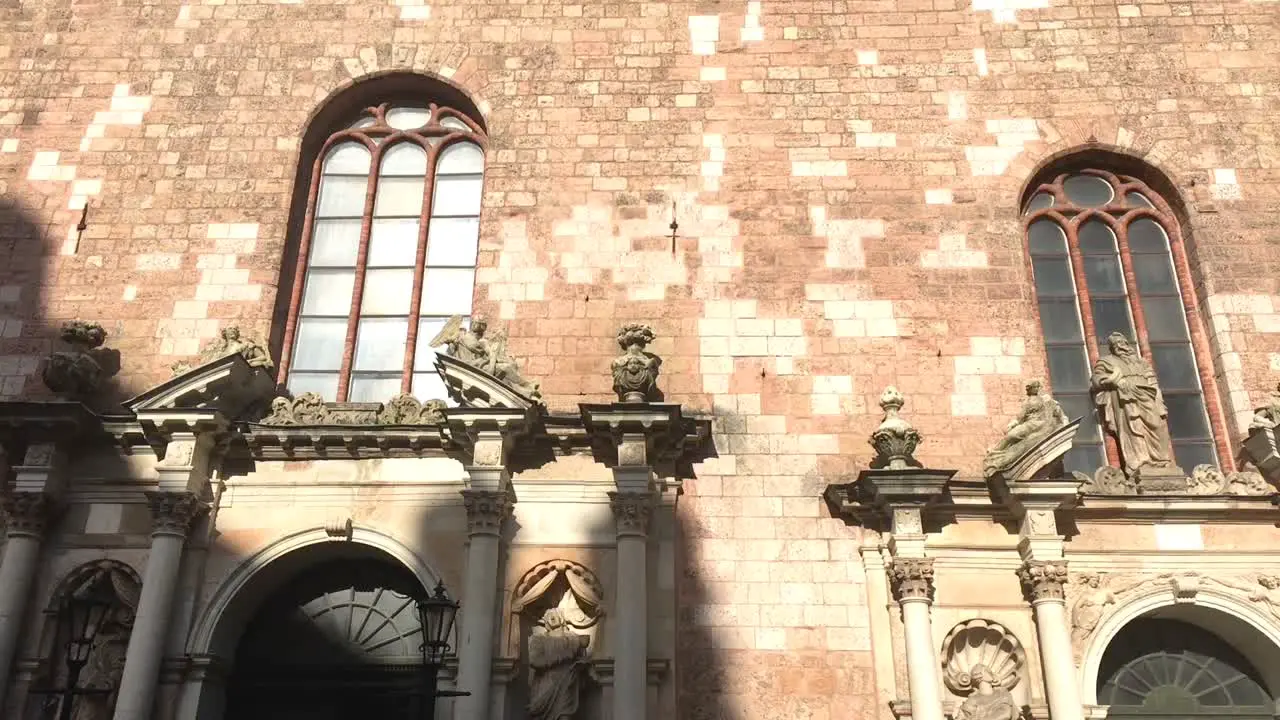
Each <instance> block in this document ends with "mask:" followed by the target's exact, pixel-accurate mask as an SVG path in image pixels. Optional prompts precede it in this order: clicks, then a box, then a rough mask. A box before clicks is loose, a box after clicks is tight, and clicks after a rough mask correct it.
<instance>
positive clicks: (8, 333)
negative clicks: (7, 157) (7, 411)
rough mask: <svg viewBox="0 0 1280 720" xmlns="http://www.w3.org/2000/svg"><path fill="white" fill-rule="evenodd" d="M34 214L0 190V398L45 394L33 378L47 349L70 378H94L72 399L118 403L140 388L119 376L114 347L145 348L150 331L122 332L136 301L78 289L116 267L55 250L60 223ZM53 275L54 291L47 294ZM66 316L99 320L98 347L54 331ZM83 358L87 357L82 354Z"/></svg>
mask: <svg viewBox="0 0 1280 720" xmlns="http://www.w3.org/2000/svg"><path fill="white" fill-rule="evenodd" d="M39 217H40V214H39V213H37V212H36V211H34V210H32V209H29V208H27V207H25V206H24V205H23V204H22V203H21V202H20V201H19V200H17V199H16V198H14V197H12V196H0V268H3V274H2V275H0V400H15V399H37V398H48V397H51V396H53V395H54V393H53V392H52V391H51V390H50V389H49V388H48V387H46V385H45V383H44V382H43V381H42V380H41V373H42V370H43V368H44V367H45V364H46V363H47V361H48V359H49V357H50V355H51V354H52V353H55V352H61V353H70V354H66V355H63V356H62V357H61V362H62V365H61V368H60V369H61V370H63V372H61V373H60V374H59V376H60V377H66V376H67V375H68V374H69V375H71V376H72V380H71V385H76V384H77V383H79V378H81V377H84V376H86V375H88V374H91V375H96V376H97V377H98V378H99V381H98V382H97V383H96V389H95V390H93V391H92V392H75V390H71V392H73V393H74V394H75V395H76V397H77V399H82V400H83V401H84V402H85V404H86V405H88V406H89V407H91V408H92V409H94V410H96V411H100V412H112V411H117V410H119V407H120V403H121V402H122V401H123V400H124V399H126V398H129V397H131V396H133V395H135V394H136V393H138V392H140V391H141V390H143V389H145V388H140V387H133V386H131V385H129V384H128V383H126V381H125V379H124V378H122V377H121V376H120V370H121V355H122V353H124V354H125V355H126V356H127V354H128V353H129V352H147V351H148V350H149V348H148V347H147V343H149V342H151V341H152V338H149V337H148V338H129V337H127V335H126V333H125V332H124V328H125V324H126V323H127V322H128V321H129V320H130V319H132V317H131V315H130V313H135V314H137V315H138V317H143V316H144V315H145V310H144V308H142V307H141V306H139V305H138V304H136V303H133V304H130V303H123V302H121V303H118V304H111V303H104V302H101V301H100V300H99V301H96V302H95V301H93V300H92V296H90V295H88V294H86V295H84V296H83V297H81V296H79V295H78V294H77V292H76V290H75V288H76V287H77V286H80V287H86V288H90V287H104V286H108V285H110V284H111V282H110V281H114V280H117V279H118V270H117V269H115V268H107V267H103V266H102V265H101V264H98V265H97V266H92V265H91V264H89V263H87V262H85V260H84V259H83V258H79V257H68V258H60V257H59V256H58V252H59V243H60V239H59V238H58V237H56V231H57V230H58V229H60V228H61V227H62V226H61V225H51V224H49V223H46V222H43V221H41V220H39V219H38V218H39ZM55 274H56V275H60V276H65V277H62V278H61V279H59V281H58V282H59V287H60V288H61V292H63V293H65V294H63V295H62V296H60V297H53V296H50V295H49V294H48V288H49V287H51V286H52V284H53V282H54V276H55ZM72 320H85V321H89V322H98V321H100V322H104V323H105V324H104V326H103V329H104V330H105V331H106V342H105V345H103V346H102V347H97V348H90V347H86V348H84V349H85V350H88V352H87V353H85V352H78V351H76V347H75V346H74V345H71V344H68V343H67V342H65V341H64V340H63V339H62V338H61V337H60V335H61V334H62V329H63V326H64V324H65V323H67V322H68V321H72ZM89 361H91V362H89Z"/></svg>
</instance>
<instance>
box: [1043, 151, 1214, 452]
mask: <svg viewBox="0 0 1280 720" xmlns="http://www.w3.org/2000/svg"><path fill="white" fill-rule="evenodd" d="M1029 196H1030V197H1029V199H1028V200H1027V202H1026V205H1025V206H1024V208H1023V218H1024V221H1025V227H1026V243H1027V250H1028V252H1029V254H1030V256H1031V265H1032V276H1033V277H1034V280H1035V289H1036V300H1037V305H1038V308H1039V316H1040V327H1041V331H1042V333H1043V336H1044V343H1045V352H1046V354H1047V356H1048V357H1047V360H1048V366H1049V384H1050V386H1051V387H1052V390H1053V395H1054V397H1055V398H1056V399H1057V400H1058V401H1059V402H1060V403H1061V404H1062V406H1063V408H1064V409H1065V410H1066V411H1067V415H1068V416H1070V417H1083V418H1084V421H1083V422H1082V427H1081V429H1080V433H1079V435H1077V436H1076V442H1075V446H1074V448H1073V449H1072V451H1071V452H1070V453H1069V454H1068V456H1067V465H1068V467H1067V469H1068V470H1081V471H1085V472H1092V471H1093V470H1094V469H1096V468H1098V467H1100V466H1102V465H1104V464H1111V465H1116V466H1118V465H1119V456H1118V453H1117V452H1116V450H1115V447H1114V445H1113V443H1110V442H1109V441H1105V440H1104V437H1103V433H1102V431H1101V429H1100V428H1099V425H1098V420H1097V413H1096V412H1095V410H1094V407H1093V402H1092V399H1091V397H1090V394H1089V376H1090V374H1091V371H1092V366H1093V364H1094V363H1095V362H1097V360H1098V357H1099V353H1100V352H1101V353H1103V354H1105V353H1106V352H1107V336H1108V335H1109V334H1111V333H1113V332H1120V333H1122V334H1124V335H1125V336H1126V337H1128V338H1130V339H1136V340H1137V347H1138V349H1139V352H1140V353H1141V354H1142V356H1143V357H1144V358H1146V359H1147V360H1148V361H1149V362H1150V363H1151V364H1152V366H1153V367H1154V368H1155V371H1156V376H1157V379H1158V380H1159V383H1160V387H1161V389H1162V390H1163V392H1164V400H1165V405H1166V407H1167V408H1168V412H1169V415H1168V422H1169V431H1170V437H1171V438H1172V443H1173V452H1174V457H1175V460H1176V461H1177V463H1178V464H1179V465H1180V466H1182V467H1183V468H1184V469H1186V470H1187V471H1190V469H1191V468H1193V467H1195V466H1196V465H1200V464H1206V463H1207V464H1210V465H1219V464H1220V463H1221V464H1224V465H1229V464H1230V462H1231V460H1230V452H1229V451H1228V449H1227V446H1226V434H1225V425H1224V423H1223V419H1222V416H1221V410H1220V407H1219V405H1218V403H1217V401H1216V391H1215V389H1214V388H1215V385H1214V380H1213V372H1212V369H1211V367H1210V364H1209V363H1210V356H1209V352H1208V343H1207V340H1206V338H1205V335H1204V330H1203V328H1202V326H1201V323H1200V318H1199V312H1198V308H1197V303H1196V299H1195V295H1194V294H1193V293H1192V283H1191V275H1190V271H1189V266H1188V262H1187V254H1186V250H1185V248H1184V246H1183V242H1182V235H1181V232H1180V228H1179V225H1178V221H1177V218H1176V216H1175V213H1174V212H1173V210H1172V208H1171V207H1170V205H1169V203H1168V202H1167V201H1166V199H1165V198H1163V197H1161V195H1160V194H1159V193H1156V192H1155V191H1153V190H1152V189H1151V188H1150V187H1149V186H1148V185H1147V184H1145V183H1144V182H1142V181H1141V180H1139V179H1137V178H1135V177H1130V176H1127V175H1118V174H1115V173H1112V172H1109V171H1106V170H1097V169H1080V170H1075V171H1072V172H1067V173H1063V174H1060V175H1057V176H1055V177H1051V178H1048V179H1047V181H1045V182H1042V183H1040V184H1038V185H1037V186H1036V187H1035V188H1034V190H1033V191H1032V192H1030V193H1029Z"/></svg>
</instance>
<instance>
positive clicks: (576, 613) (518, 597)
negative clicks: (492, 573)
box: [511, 560, 604, 630]
mask: <svg viewBox="0 0 1280 720" xmlns="http://www.w3.org/2000/svg"><path fill="white" fill-rule="evenodd" d="M549 595H550V597H548V596H549ZM544 598H547V599H550V600H551V602H550V603H546V602H545V601H543V603H539V601H540V600H544ZM603 598H604V589H603V588H602V587H601V586H600V581H599V579H597V578H596V576H595V573H593V572H591V571H590V570H588V569H587V568H585V567H583V566H582V565H579V564H578V563H576V562H573V561H572V560H548V561H547V562H542V563H538V564H537V565H535V566H533V568H531V569H530V570H529V571H528V572H526V573H525V574H524V577H523V578H521V579H520V583H519V584H518V585H517V586H516V591H515V597H514V598H513V599H512V601H511V610H512V612H515V613H516V614H521V613H524V612H526V610H528V609H531V608H532V607H534V606H535V605H538V604H548V605H550V606H551V607H555V608H557V609H559V610H560V612H561V614H562V616H563V617H564V619H565V621H566V622H568V623H569V625H571V626H572V627H573V628H575V629H577V630H586V629H588V628H591V627H593V626H595V625H596V623H598V622H599V621H600V617H601V616H602V615H603V614H604V607H603Z"/></svg>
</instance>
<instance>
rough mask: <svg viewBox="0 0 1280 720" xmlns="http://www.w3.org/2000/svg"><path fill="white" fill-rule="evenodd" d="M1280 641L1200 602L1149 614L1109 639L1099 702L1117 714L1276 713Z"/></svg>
mask: <svg viewBox="0 0 1280 720" xmlns="http://www.w3.org/2000/svg"><path fill="white" fill-rule="evenodd" d="M1278 682H1280V647H1277V646H1276V645H1275V644H1274V643H1272V642H1271V641H1270V640H1269V639H1267V638H1266V637H1263V636H1262V635H1261V634H1260V633H1259V632H1258V631H1257V630H1256V629H1254V628H1253V627H1251V626H1250V625H1249V624H1248V623H1246V622H1245V621H1243V620H1241V619H1239V618H1236V617H1233V616H1232V615H1229V614H1227V613H1225V612H1221V611H1217V610H1213V609H1209V608H1203V607H1197V606H1194V605H1171V606H1167V607H1164V608H1160V609H1157V610H1154V611H1152V612H1150V613H1147V614H1146V615H1143V616H1141V617H1139V618H1137V619H1135V620H1133V621H1131V622H1129V623H1127V624H1126V625H1125V626H1124V627H1122V628H1121V629H1120V631H1119V632H1117V633H1116V635H1115V637H1114V638H1112V640H1111V642H1110V643H1108V645H1107V648H1106V650H1105V651H1104V652H1103V655H1102V659H1101V662H1100V664H1099V668H1098V676H1097V698H1098V704H1099V705H1101V706H1104V707H1106V708H1107V715H1108V717H1110V718H1118V719H1124V718H1154V717H1175V716H1176V717H1179V718H1213V717H1232V718H1238V719H1248V718H1258V719H1259V720H1260V719H1261V718H1272V717H1274V716H1275V711H1276V700H1275V699H1276V689H1277V683H1278Z"/></svg>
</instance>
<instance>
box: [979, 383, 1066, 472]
mask: <svg viewBox="0 0 1280 720" xmlns="http://www.w3.org/2000/svg"><path fill="white" fill-rule="evenodd" d="M1043 388H1044V385H1043V384H1042V383H1041V382H1040V381H1039V380H1033V381H1031V382H1029V383H1027V388H1026V389H1027V399H1026V400H1024V401H1023V402H1022V410H1021V411H1020V412H1019V413H1018V417H1016V418H1014V419H1013V420H1012V421H1010V422H1009V426H1008V427H1006V428H1005V433H1004V437H1003V438H1001V439H1000V442H999V443H997V444H996V446H995V447H993V448H991V449H990V450H988V451H987V457H986V459H985V460H984V461H983V468H984V469H985V470H986V474H987V475H991V474H992V473H995V472H997V471H999V470H1003V469H1005V468H1007V467H1008V466H1009V464H1010V463H1012V462H1013V461H1015V460H1017V459H1018V458H1020V457H1022V454H1023V453H1025V452H1026V451H1027V450H1030V449H1031V448H1032V447H1034V446H1035V444H1036V443H1038V442H1040V441H1041V440H1044V439H1045V438H1047V437H1049V435H1050V434H1052V433H1053V431H1055V430H1057V429H1058V428H1060V427H1062V426H1064V425H1066V424H1067V414H1066V413H1065V412H1063V410H1062V406H1061V405H1059V404H1058V401H1057V400H1054V399H1053V398H1052V397H1050V396H1048V395H1045V394H1044V393H1043V392H1042V390H1043Z"/></svg>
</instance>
